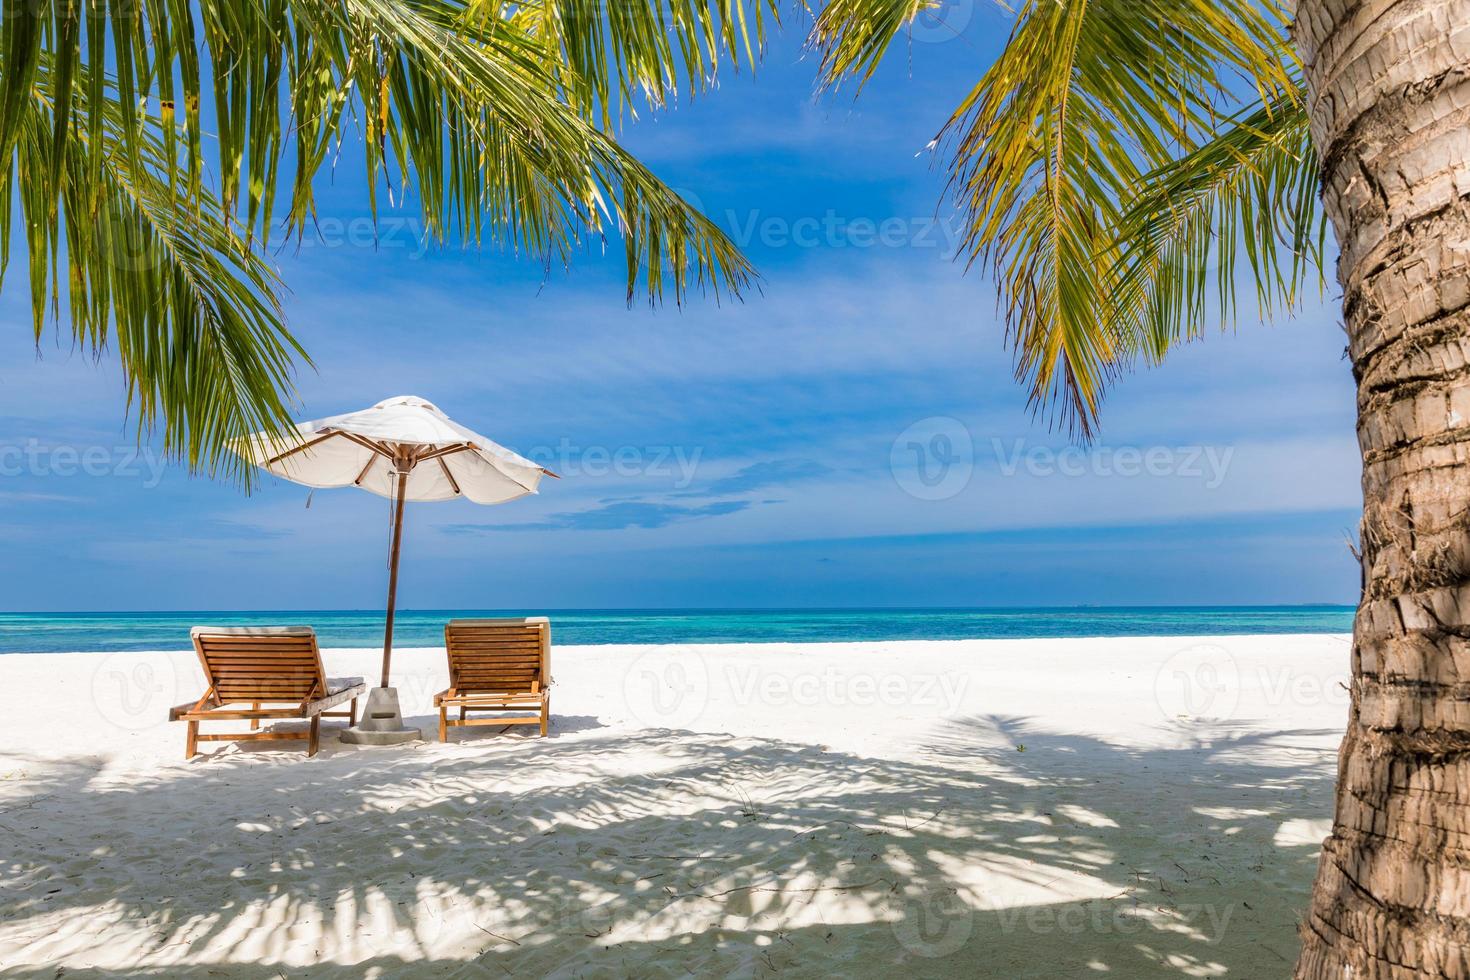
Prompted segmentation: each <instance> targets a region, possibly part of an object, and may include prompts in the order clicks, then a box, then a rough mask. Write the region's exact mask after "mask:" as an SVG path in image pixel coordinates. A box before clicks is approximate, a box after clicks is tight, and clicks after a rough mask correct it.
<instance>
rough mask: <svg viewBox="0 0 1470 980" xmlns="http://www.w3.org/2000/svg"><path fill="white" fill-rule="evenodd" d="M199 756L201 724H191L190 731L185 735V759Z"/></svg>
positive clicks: (195, 722)
mask: <svg viewBox="0 0 1470 980" xmlns="http://www.w3.org/2000/svg"><path fill="white" fill-rule="evenodd" d="M198 754H199V722H197V721H191V722H189V731H188V733H187V734H185V735H184V758H185V759H192V758H194V757H195V756H196V755H198Z"/></svg>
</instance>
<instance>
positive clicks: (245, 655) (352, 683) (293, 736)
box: [168, 626, 367, 759]
mask: <svg viewBox="0 0 1470 980" xmlns="http://www.w3.org/2000/svg"><path fill="white" fill-rule="evenodd" d="M189 635H190V636H191V637H193V639H194V650H195V652H196V653H198V654H199V666H200V667H202V668H203V669H204V683H205V684H206V685H207V687H206V690H205V692H204V696H203V697H201V698H200V699H199V700H198V701H193V702H190V703H188V704H181V705H179V706H178V707H176V708H171V709H170V710H169V713H168V719H169V721H186V722H188V723H189V731H188V734H187V735H186V736H185V741H184V758H186V759H191V758H193V757H194V756H195V755H197V754H198V752H199V748H198V745H199V743H200V742H248V741H256V740H266V739H269V740H281V739H286V740H296V741H300V740H303V739H304V740H305V741H306V754H307V755H308V756H311V755H316V750H317V740H318V729H319V727H320V725H321V720H322V719H323V718H346V719H347V723H348V724H349V725H352V724H356V722H357V699H358V698H359V697H360V696H362V695H363V694H366V693H367V685H366V684H364V683H363V680H362V678H361V677H328V676H327V674H326V671H325V670H323V669H322V657H321V653H320V652H318V650H317V647H316V633H315V632H313V631H312V629H311V627H310V626H267V627H237V626H196V627H194V629H193V630H191V631H190V633H189ZM344 701H348V702H350V704H349V706H348V709H347V710H346V711H328V710H327V709H328V708H335V707H336V706H337V705H339V704H341V703H342V702H344ZM283 703H284V704H285V705H287V707H273V708H262V707H261V705H262V704H277V705H280V704H283ZM232 705H248V707H231V706H232ZM247 718H248V719H249V720H250V727H251V729H252V731H249V732H244V733H241V734H238V735H235V734H229V735H226V734H218V735H216V734H209V735H201V734H199V723H200V722H201V721H227V720H237V721H238V720H243V719H247ZM279 718H309V719H311V725H310V726H309V727H308V729H307V730H306V731H305V732H302V731H284V732H275V731H266V732H261V731H255V730H254V729H258V728H260V722H261V720H262V719H266V720H270V719H279Z"/></svg>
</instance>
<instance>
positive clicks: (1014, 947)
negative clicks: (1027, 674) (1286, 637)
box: [0, 717, 1332, 978]
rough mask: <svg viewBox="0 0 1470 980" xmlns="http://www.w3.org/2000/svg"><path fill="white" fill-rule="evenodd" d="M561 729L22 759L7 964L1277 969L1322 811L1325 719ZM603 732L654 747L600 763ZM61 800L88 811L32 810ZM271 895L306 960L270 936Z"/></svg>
mask: <svg viewBox="0 0 1470 980" xmlns="http://www.w3.org/2000/svg"><path fill="white" fill-rule="evenodd" d="M594 724H595V720H594ZM563 731H564V736H565V737H558V738H552V739H546V740H540V739H534V738H532V739H526V738H510V737H508V738H494V739H490V738H480V737H478V736H472V737H471V738H470V739H469V740H467V741H466V742H465V743H464V744H463V745H462V747H461V748H462V750H463V755H462V757H456V758H452V759H450V760H447V761H446V760H444V759H443V758H442V757H441V758H438V759H436V760H430V759H428V758H426V757H425V756H424V755H423V754H422V753H420V752H415V751H402V752H399V753H398V754H396V755H394V756H392V757H388V758H387V759H386V761H385V757H384V756H381V755H380V756H376V757H368V756H365V755H364V754H362V753H361V752H359V751H356V750H352V749H348V748H347V747H337V746H336V742H335V739H334V738H328V739H324V741H323V746H324V751H323V753H322V754H321V755H319V756H318V757H317V758H315V759H312V760H304V759H300V758H299V752H296V753H285V752H275V753H267V752H252V753H222V754H219V755H215V756H212V757H210V758H209V759H208V760H207V762H206V764H204V765H197V766H188V765H180V766H177V767H171V768H167V769H164V770H160V771H159V772H157V773H153V774H149V775H148V776H145V777H142V778H140V779H138V781H137V782H135V783H133V784H131V785H121V784H120V783H119V782H118V781H117V780H116V779H110V778H101V777H100V776H99V771H98V768H96V767H94V766H90V765H84V764H78V763H66V764H60V763H55V762H47V761H41V760H36V761H35V762H34V764H32V765H29V766H27V773H26V778H25V780H24V782H23V784H22V785H21V786H18V787H16V788H17V789H18V790H19V792H13V793H12V794H11V795H9V796H7V797H6V798H5V799H4V801H3V802H0V832H3V833H4V835H5V837H6V839H7V840H8V841H9V846H8V847H7V848H6V852H5V854H6V856H5V857H4V858H3V863H0V920H3V921H5V922H8V923H11V924H12V925H11V926H10V928H8V929H6V930H5V931H4V932H3V933H0V936H3V937H4V938H5V939H6V940H9V941H10V942H8V943H6V944H5V945H0V961H9V963H10V965H9V966H8V967H7V969H6V971H5V972H6V976H7V977H41V976H45V977H47V978H51V977H54V976H56V967H57V960H58V959H60V960H62V961H63V962H62V965H65V966H66V974H67V975H68V976H82V975H88V966H87V964H89V963H92V962H98V963H103V964H110V965H111V967H112V968H113V969H114V970H120V969H121V967H122V965H126V969H125V970H122V972H124V973H126V974H127V975H133V976H137V975H152V976H183V975H194V974H198V975H200V976H205V975H221V974H223V975H227V976H241V977H279V976H281V975H283V974H284V975H287V976H295V975H310V976H343V977H347V976H352V977H357V976H362V975H364V973H365V972H367V971H369V970H370V969H372V968H375V967H376V968H378V971H379V973H380V974H381V975H384V976H393V975H407V974H409V973H411V974H413V975H425V976H466V977H468V976H472V975H478V974H479V973H481V972H484V970H485V969H486V968H487V967H488V968H491V972H493V973H496V974H499V973H501V972H502V970H504V971H507V972H509V973H513V974H515V975H547V974H559V975H560V974H565V975H592V976H625V975H633V974H637V973H639V972H640V971H642V970H644V969H645V968H646V967H645V966H640V964H646V958H647V957H648V956H649V955H651V954H653V955H657V957H658V958H659V965H660V970H661V971H662V972H666V973H667V974H669V975H680V974H684V973H686V972H692V973H695V974H713V975H727V974H730V973H743V974H746V975H757V976H765V975H776V974H785V975H793V976H830V975H832V974H834V973H836V974H839V975H870V976H885V975H890V974H892V973H894V972H895V971H898V970H902V972H904V973H905V974H906V975H908V976H915V977H930V976H983V977H1004V978H1020V977H1035V978H1064V977H1082V976H1088V977H1091V976H1104V975H1107V976H1114V977H1130V978H1131V977H1186V976H1214V975H1226V976H1247V975H1249V976H1259V975H1261V974H1260V972H1259V969H1257V971H1256V972H1250V971H1248V970H1247V969H1246V965H1247V964H1260V963H1261V962H1263V955H1264V956H1265V960H1266V961H1269V962H1271V963H1276V961H1277V960H1278V959H1279V964H1278V966H1279V968H1278V969H1275V970H1273V971H1268V972H1267V974H1266V975H1278V976H1284V975H1286V974H1287V973H1288V972H1289V969H1290V966H1289V964H1290V961H1291V959H1292V958H1293V957H1294V955H1295V942H1296V941H1295V935H1294V930H1295V918H1294V912H1295V910H1296V909H1297V908H1299V907H1301V906H1302V905H1303V903H1304V901H1305V896H1306V892H1307V888H1308V886H1309V884H1310V881H1311V875H1312V869H1313V866H1314V862H1315V857H1316V849H1315V848H1314V847H1311V846H1301V845H1292V844H1281V843H1278V839H1279V837H1280V831H1281V828H1282V827H1283V825H1285V824H1287V823H1289V822H1291V821H1303V820H1308V819H1318V818H1321V817H1324V816H1327V815H1329V814H1330V806H1331V776H1332V768H1331V760H1330V758H1329V757H1328V753H1326V752H1324V751H1323V750H1322V749H1321V748H1320V736H1321V735H1323V734H1326V733H1323V732H1316V731H1292V732H1272V733H1265V734H1263V733H1261V732H1259V731H1256V730H1252V729H1249V728H1246V727H1236V726H1230V725H1221V724H1207V723H1196V724H1193V725H1190V726H1181V727H1180V728H1179V729H1178V730H1176V731H1173V732H1169V733H1167V736H1168V741H1169V746H1170V747H1161V748H1156V749H1138V748H1125V747H1120V746H1117V745H1115V744H1112V743H1109V742H1105V741H1102V740H1099V739H1093V738H1088V737H1084V736H1078V735H1073V734H1059V733H1054V732H1048V731H1045V730H1040V729H1037V728H1036V727H1034V726H1033V725H1032V724H1030V723H1029V722H1028V721H1027V720H1026V719H1022V718H1004V717H972V718H964V719H959V720H955V721H952V722H950V723H948V724H946V725H945V726H943V727H942V728H941V729H940V730H938V731H937V732H936V733H934V735H933V737H932V739H931V741H930V743H929V744H927V745H925V746H923V750H922V753H921V756H922V761H919V762H914V761H895V760H890V759H885V758H881V757H868V756H863V755H859V754H853V753H844V752H835V751H830V750H825V749H824V748H823V747H820V746H812V745H807V744H799V743H790V742H784V741H779V740H773V739H762V738H750V737H734V736H728V735H716V734H702V733H692V732H687V731H672V730H652V731H645V732H642V733H638V734H635V735H632V736H629V735H627V734H622V733H618V734H613V733H606V732H599V731H598V729H597V728H596V727H592V726H588V727H583V728H573V729H572V730H565V729H564V730H563ZM1298 743H1301V745H1300V746H1298ZM1309 743H1310V745H1313V746H1316V747H1308V744H1309ZM625 753H655V754H656V756H657V758H658V759H659V762H660V765H659V766H658V767H657V768H656V769H654V770H652V771H648V772H644V773H638V774H634V775H616V774H614V773H616V772H619V771H620V769H619V766H618V765H617V763H618V762H619V761H626V760H622V759H621V758H620V757H622V756H623V754H625ZM430 762H432V763H433V764H432V765H430V764H429V763H430ZM531 775H534V777H535V778H536V779H538V780H540V781H541V782H542V783H543V784H544V785H539V786H535V787H532V786H530V785H528V778H529V777H530V776H531ZM201 781H202V782H204V783H207V784H208V785H207V786H206V787H201V786H199V785H198V783H199V782H201ZM1102 783H1108V784H1109V785H1108V786H1107V792H1105V793H1100V792H1099V789H1098V788H1099V785H1100V784H1102ZM189 784H194V785H192V786H190V787H189V788H190V789H192V790H193V791H194V792H189V793H181V792H179V790H181V789H183V788H185V787H186V786H189ZM201 789H202V790H204V792H203V793H201V792H199V791H200V790H201ZM1202 798H1205V799H1208V800H1209V801H1210V805H1208V806H1201V805H1200V800H1201V799H1202ZM200 800H203V801H204V802H202V803H201V802H200ZM1103 801H1112V802H1111V803H1105V802H1103ZM79 807H81V808H89V812H95V813H96V814H97V815H98V817H97V824H96V827H95V830H94V831H93V832H92V833H91V834H89V835H88V836H87V837H86V838H85V839H80V840H76V839H58V838H56V837H54V836H53V835H51V834H50V833H48V829H47V827H48V822H47V814H48V813H49V812H51V811H52V810H53V808H79ZM201 807H203V809H204V811H205V812H203V813H199V812H198V810H199V809H200V808H201ZM199 826H207V827H209V828H212V831H211V832H210V833H209V834H207V835H205V836H204V837H202V838H201V837H199V836H197V835H195V834H193V833H190V832H187V831H186V830H185V828H190V827H193V828H197V827H199ZM150 828H151V829H150ZM172 828H177V829H176V830H175V829H172ZM84 870H85V871H86V872H87V873H88V874H90V875H93V876H94V877H95V878H97V879H98V880H100V881H101V882H103V883H105V885H106V888H105V894H103V893H100V892H99V891H98V890H97V889H96V888H93V889H91V890H87V891H83V890H81V889H79V888H78V887H77V886H76V884H75V881H76V880H77V879H78V876H79V875H81V874H82V872H83V871H84ZM1242 882H1244V883H1245V884H1244V886H1243V885H1242ZM1001 883H1004V884H1005V886H1006V890H1005V894H1006V895H1008V896H1010V897H1009V898H1006V899H1005V900H1001V899H1000V898H999V897H998V896H999V894H1000V888H999V887H992V886H993V885H994V886H998V885H999V884H1001ZM1064 889H1070V890H1069V891H1068V892H1067V894H1069V895H1071V896H1073V897H1070V898H1059V897H1058V895H1059V893H1060V892H1061V891H1062V890H1064ZM1077 894H1082V895H1084V896H1085V897H1082V898H1077V897H1075V896H1076V895H1077ZM1017 895H1020V896H1022V897H1021V899H1019V900H1018V899H1017V898H1016V896H1017ZM263 909H270V910H271V911H272V915H273V916H274V917H275V920H276V921H277V923H278V924H277V926H276V927H275V928H280V925H279V923H281V922H284V923H285V924H286V925H288V926H292V927H294V931H295V932H298V933H303V934H307V935H312V936H315V937H316V939H317V941H316V944H315V945H316V947H317V951H316V954H315V956H316V959H317V960H318V962H316V963H314V964H311V965H309V966H307V965H302V964H299V963H297V961H296V960H295V959H290V960H284V959H282V958H281V956H280V955H278V954H277V953H276V952H275V951H273V949H272V948H271V947H270V944H269V943H268V942H265V941H263V940H262V939H261V936H260V932H261V929H260V926H261V923H262V922H263V912H262V910H263ZM67 913H83V914H67ZM84 950H85V951H86V952H84ZM22 962H23V963H29V964H32V965H30V966H19V965H17V964H19V963H22ZM42 964H44V965H42ZM92 975H98V976H102V975H113V974H110V973H109V972H108V971H107V970H102V969H96V970H94V971H93V973H92Z"/></svg>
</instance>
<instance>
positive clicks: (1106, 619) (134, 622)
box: [0, 606, 1353, 653]
mask: <svg viewBox="0 0 1470 980" xmlns="http://www.w3.org/2000/svg"><path fill="white" fill-rule="evenodd" d="M531 613H536V614H544V615H548V616H550V617H551V625H552V638H553V641H554V642H555V643H557V644H558V645H583V644H592V643H777V642H821V641H852V640H957V639H1019V638H1027V637H1076V636H1218V635H1227V634H1244V633H1348V632H1351V631H1352V622H1353V609H1352V607H1351V606H1156V607H1135V608H1123V607H1116V608H1107V607H1071V608H1053V609H1043V608H1033V607H1027V608H1014V609H1003V608H979V609H718V610H712V609H659V610H642V609H638V610H634V609H627V610H617V609H563V610H530V611H526V610H486V609H416V610H403V611H400V612H399V613H398V620H397V625H396V626H395V627H394V645H395V646H401V647H412V646H438V645H441V644H442V643H443V641H444V623H445V621H446V620H449V619H453V618H456V617H468V616H521V615H529V614H531ZM196 624H207V625H211V626H245V625H251V624H256V625H269V624H276V625H296V624H305V625H310V626H313V627H315V628H316V631H317V635H318V636H319V637H320V639H321V644H322V646H325V647H372V646H377V645H381V644H382V642H383V614H382V613H381V612H380V611H375V610H299V609H298V610H289V611H261V612H219V611H209V612H147V613H114V612H95V613H0V653H60V652H70V651H77V650H90V651H113V650H182V649H187V648H188V647H189V627H190V626H193V625H196Z"/></svg>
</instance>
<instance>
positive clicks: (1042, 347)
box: [812, 0, 1297, 437]
mask: <svg viewBox="0 0 1470 980" xmlns="http://www.w3.org/2000/svg"><path fill="white" fill-rule="evenodd" d="M840 3H841V4H842V6H841V7H840V8H836V9H840V10H841V11H843V16H842V17H840V18H836V17H834V18H832V19H829V18H828V17H827V16H826V14H824V15H823V17H822V18H819V19H818V22H817V28H816V31H815V32H814V34H813V38H812V43H813V44H814V45H815V46H816V47H817V48H818V49H819V50H821V51H822V52H823V65H824V70H825V72H826V75H825V78H826V81H827V83H828V84H829V85H830V84H834V83H835V82H836V81H837V80H839V79H840V78H841V77H843V76H844V75H845V74H857V75H859V76H862V77H866V76H867V75H870V74H871V73H872V71H873V70H874V69H875V68H876V65H877V61H878V59H877V55H876V51H877V49H878V47H879V45H880V43H881V33H882V31H885V30H893V25H894V24H895V23H899V22H901V18H902V15H903V13H904V11H905V9H906V6H905V4H901V3H898V2H897V0H840ZM831 9H833V8H829V10H831ZM1284 24H1285V13H1284V11H1283V10H1282V9H1281V8H1280V7H1278V6H1276V5H1275V3H1274V0H1029V2H1028V3H1026V4H1025V6H1024V7H1023V8H1022V9H1021V10H1020V12H1019V15H1018V20H1017V23H1016V26H1015V28H1014V30H1013V31H1012V33H1011V36H1010V39H1009V41H1008V43H1007V44H1006V47H1005V49H1004V50H1003V52H1002V53H1001V54H1000V56H999V57H998V58H997V59H996V61H995V63H994V64H993V65H992V66H991V68H990V69H989V70H988V71H987V72H986V73H985V75H984V76H983V77H982V78H981V80H980V82H979V83H978V84H977V85H976V86H975V88H974V89H973V90H972V91H971V93H970V94H969V96H968V97H967V98H966V99H965V100H964V102H963V103H962V104H961V105H960V106H959V108H958V109H957V110H956V111H955V112H954V114H953V115H952V116H951V118H950V120H949V121H948V122H947V123H946V124H945V126H944V127H943V129H942V130H941V132H940V135H939V137H938V138H937V139H936V145H937V146H938V147H940V148H941V150H942V152H944V153H946V154H947V155H948V156H949V169H950V190H951V192H952V194H953V195H954V200H955V205H956V208H957V210H958V212H959V217H960V219H961V222H962V225H963V233H962V234H963V237H962V244H961V254H962V255H963V257H964V258H965V260H966V262H967V263H968V264H978V265H980V266H981V267H982V268H984V269H986V270H987V271H989V272H990V273H992V274H993V275H994V276H995V277H996V279H997V280H998V284H999V286H1000V290H1001V301H1002V304H1003V306H1004V309H1005V314H1006V324H1007V340H1008V343H1009V344H1010V345H1011V346H1012V347H1013V349H1014V350H1015V352H1016V374H1017V377H1018V379H1019V380H1020V381H1021V382H1022V383H1023V384H1024V385H1026V386H1027V387H1028V388H1029V390H1030V392H1031V398H1032V404H1033V406H1034V407H1036V408H1037V409H1038V410H1039V411H1042V412H1046V413H1054V414H1053V416H1052V417H1053V418H1055V419H1057V420H1059V421H1061V422H1063V423H1064V424H1066V425H1069V426H1070V427H1072V428H1073V430H1074V431H1076V432H1078V433H1079V434H1081V435H1082V436H1083V437H1088V436H1090V435H1091V434H1092V432H1093V429H1094V427H1095V425H1096V421H1097V413H1098V410H1099V407H1100V404H1101V399H1102V396H1103V393H1104V391H1105V390H1106V388H1107V387H1108V385H1109V384H1110V383H1111V382H1112V381H1113V380H1114V379H1115V378H1116V377H1117V376H1118V375H1119V373H1120V372H1122V371H1124V370H1126V369H1127V366H1128V364H1129V362H1130V359H1131V357H1132V355H1133V354H1134V352H1136V350H1137V346H1136V344H1137V334H1138V332H1139V331H1138V330H1137V329H1136V324H1132V323H1129V322H1128V320H1127V318H1126V317H1125V316H1121V315H1118V314H1116V313H1115V312H1114V311H1113V305H1114V303H1115V299H1114V291H1115V288H1116V283H1115V279H1116V276H1117V274H1118V270H1120V269H1121V268H1124V267H1126V265H1127V259H1126V258H1125V255H1126V253H1128V252H1129V250H1130V248H1131V243H1130V242H1129V240H1128V239H1127V238H1126V237H1125V236H1123V235H1121V234H1120V222H1121V221H1122V218H1123V215H1124V212H1125V210H1126V209H1127V207H1128V205H1129V202H1130V201H1132V200H1133V199H1134V198H1135V197H1136V196H1137V195H1138V194H1139V192H1140V189H1141V188H1143V187H1145V186H1146V185H1147V183H1148V180H1149V178H1150V175H1151V174H1155V173H1156V172H1159V171H1160V169H1161V168H1164V167H1166V166H1167V165H1169V164H1170V163H1171V162H1173V161H1175V160H1177V159H1180V158H1181V157H1187V156H1188V155H1189V154H1190V153H1192V152H1193V151H1194V150H1195V149H1196V148H1197V147H1199V146H1200V145H1202V144H1205V143H1208V142H1209V141H1210V140H1211V139H1212V138H1213V136H1214V134H1215V133H1216V131H1217V130H1218V129H1219V127H1220V126H1221V125H1222V123H1223V122H1224V121H1225V120H1226V119H1227V118H1228V117H1229V116H1231V114H1232V112H1231V110H1230V108H1229V107H1231V106H1238V105H1239V104H1240V102H1241V101H1242V98H1245V99H1247V100H1249V101H1254V100H1256V99H1259V100H1262V101H1263V102H1265V103H1267V104H1281V103H1284V102H1290V101H1291V100H1293V99H1295V98H1296V94H1295V93H1296V91H1297V85H1296V80H1295V79H1296V71H1295V59H1294V56H1293V55H1292V53H1291V50H1290V47H1289V45H1288V44H1287V41H1286V33H1285V26H1284ZM1232 216H1234V217H1238V218H1244V217H1245V216H1246V214H1245V212H1240V211H1237V212H1227V211H1220V210H1217V212H1216V218H1217V220H1218V219H1219V218H1228V217H1232ZM1252 220H1254V219H1253V218H1252ZM1186 230H1187V229H1186ZM1231 236H1232V233H1231V232H1230V231H1228V230H1227V231H1225V232H1223V233H1222V238H1221V240H1222V241H1227V240H1233V239H1232V237H1231ZM1176 268H1177V267H1176ZM1159 295H1160V296H1161V298H1162V296H1163V294H1162V293H1161V294H1159ZM1134 309H1135V310H1141V309H1143V308H1142V307H1138V306H1137V305H1136V304H1135V307H1134ZM1156 312H1157V311H1156Z"/></svg>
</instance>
